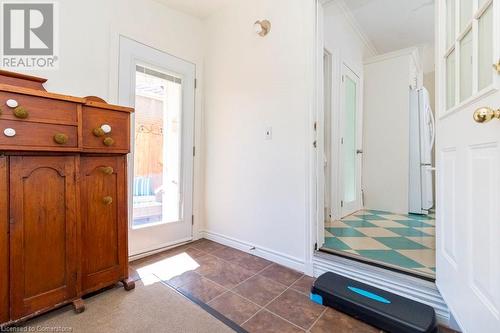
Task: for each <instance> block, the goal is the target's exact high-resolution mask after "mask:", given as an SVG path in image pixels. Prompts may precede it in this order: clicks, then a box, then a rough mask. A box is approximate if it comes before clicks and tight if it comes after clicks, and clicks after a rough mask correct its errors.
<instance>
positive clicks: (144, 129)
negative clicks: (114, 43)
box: [119, 37, 195, 256]
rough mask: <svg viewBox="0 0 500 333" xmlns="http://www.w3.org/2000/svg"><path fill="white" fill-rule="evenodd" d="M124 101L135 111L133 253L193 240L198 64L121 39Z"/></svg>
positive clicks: (131, 157) (121, 98)
mask: <svg viewBox="0 0 500 333" xmlns="http://www.w3.org/2000/svg"><path fill="white" fill-rule="evenodd" d="M119 75H120V78H119V102H120V104H126V105H130V106H133V107H135V113H134V114H133V116H132V126H131V134H132V135H131V137H132V143H131V145H132V153H131V154H130V155H129V163H128V166H129V169H128V170H129V171H128V172H129V185H130V186H129V217H130V218H129V254H130V256H137V255H142V254H145V253H148V252H151V251H155V250H158V249H161V248H164V247H168V246H172V245H175V244H177V243H182V242H185V241H188V240H191V239H192V210H193V208H192V205H193V204H192V201H193V200H192V198H193V143H194V89H195V86H194V83H195V65H194V64H191V63H189V62H187V61H184V60H181V59H179V58H177V57H174V56H171V55H169V54H166V53H163V52H161V51H158V50H156V49H153V48H151V47H148V46H146V45H143V44H140V43H138V42H135V41H133V40H130V39H128V38H125V37H121V38H120V72H119Z"/></svg>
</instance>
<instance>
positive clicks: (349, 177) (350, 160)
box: [343, 76, 357, 202]
mask: <svg viewBox="0 0 500 333" xmlns="http://www.w3.org/2000/svg"><path fill="white" fill-rule="evenodd" d="M356 88H357V87H356V81H354V80H353V79H351V78H350V77H349V76H346V77H345V91H344V94H345V96H344V98H345V106H344V108H345V111H344V112H345V115H344V119H345V125H344V126H345V128H344V146H343V148H344V149H343V151H344V202H352V201H355V200H356V197H357V191H356V174H357V165H356V159H357V154H356V110H357V92H356Z"/></svg>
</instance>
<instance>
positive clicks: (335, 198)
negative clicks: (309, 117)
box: [323, 2, 374, 219]
mask: <svg viewBox="0 0 500 333" xmlns="http://www.w3.org/2000/svg"><path fill="white" fill-rule="evenodd" d="M323 25H324V27H323V35H324V47H325V48H326V49H327V50H328V51H329V52H330V53H331V54H332V92H331V96H332V110H331V112H332V117H331V121H332V123H331V130H332V136H331V137H332V144H331V149H332V152H331V156H332V158H331V163H332V168H331V172H332V175H331V179H332V190H331V203H330V207H331V209H332V218H334V219H339V218H341V216H340V214H341V208H340V201H341V200H342V198H341V193H340V189H341V187H340V186H339V184H340V177H339V163H340V159H339V158H338V157H339V156H341V154H340V145H339V142H340V124H339V121H340V120H339V114H340V111H341V110H340V89H341V76H342V74H341V66H342V63H346V64H347V65H348V66H349V67H350V68H351V69H352V70H353V71H355V72H356V74H358V75H359V76H360V79H362V78H363V76H364V73H363V59H364V58H365V57H367V56H373V55H374V54H373V51H372V50H371V48H370V47H369V45H367V44H366V41H365V39H364V36H363V35H362V32H361V31H360V30H359V28H358V27H357V25H356V23H355V22H354V21H353V20H352V19H349V13H348V12H346V10H345V8H344V7H343V6H342V4H341V3H338V2H330V3H328V4H327V5H326V6H325V7H324V10H323Z"/></svg>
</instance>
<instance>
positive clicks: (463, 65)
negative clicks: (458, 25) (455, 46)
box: [460, 30, 472, 101]
mask: <svg viewBox="0 0 500 333" xmlns="http://www.w3.org/2000/svg"><path fill="white" fill-rule="evenodd" d="M471 96H472V30H469V32H468V33H467V34H466V35H465V36H464V38H463V39H462V40H461V41H460V101H464V100H466V99H467V98H469V97H471Z"/></svg>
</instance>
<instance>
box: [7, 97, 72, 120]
mask: <svg viewBox="0 0 500 333" xmlns="http://www.w3.org/2000/svg"><path fill="white" fill-rule="evenodd" d="M9 100H11V102H15V103H14V104H12V105H17V106H18V107H19V108H22V109H24V110H25V114H24V116H23V115H21V116H22V117H19V116H16V115H15V113H16V112H15V109H16V108H15V107H10V106H8V105H7V101H9ZM76 109H77V104H76V103H72V102H66V101H58V100H54V99H50V98H43V97H38V96H29V95H22V94H16V93H10V92H5V91H0V110H1V111H2V112H1V114H0V120H1V119H8V120H23V121H32V122H42V123H55V124H67V125H77V121H78V117H77V111H76Z"/></svg>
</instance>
